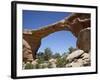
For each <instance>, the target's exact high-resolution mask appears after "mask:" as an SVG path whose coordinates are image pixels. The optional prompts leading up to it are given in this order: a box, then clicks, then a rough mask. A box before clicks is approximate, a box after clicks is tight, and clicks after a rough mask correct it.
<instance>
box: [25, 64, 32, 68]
mask: <svg viewBox="0 0 100 80" xmlns="http://www.w3.org/2000/svg"><path fill="white" fill-rule="evenodd" d="M25 69H34V66H33V65H32V64H31V63H27V64H26V66H25Z"/></svg>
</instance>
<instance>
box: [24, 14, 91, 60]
mask: <svg viewBox="0 0 100 80" xmlns="http://www.w3.org/2000/svg"><path fill="white" fill-rule="evenodd" d="M90 21H91V20H90V14H85V13H74V14H72V15H70V16H69V17H67V18H65V19H63V20H61V21H59V22H57V23H55V24H51V25H48V26H46V27H42V28H40V29H37V30H24V31H23V39H24V40H25V41H26V42H27V43H28V45H29V46H30V50H31V52H30V53H29V52H28V54H31V56H32V58H33V59H35V58H36V52H37V51H38V49H39V47H40V45H41V39H42V38H44V37H46V36H48V35H49V34H51V33H54V32H57V31H61V30H67V31H71V32H72V34H73V35H74V36H75V37H78V34H79V32H80V31H81V30H82V29H85V28H87V27H90V26H91V25H90ZM26 47H27V46H26ZM79 48H80V47H79ZM27 50H29V49H28V48H27ZM23 54H24V53H23ZM24 58H26V59H27V60H30V57H28V56H27V55H25V56H24V57H23V59H24ZM32 58H31V60H33V59H32Z"/></svg>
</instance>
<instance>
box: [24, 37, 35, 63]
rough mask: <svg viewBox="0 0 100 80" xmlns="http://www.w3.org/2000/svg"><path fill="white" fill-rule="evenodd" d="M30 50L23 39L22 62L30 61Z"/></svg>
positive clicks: (31, 58)
mask: <svg viewBox="0 0 100 80" xmlns="http://www.w3.org/2000/svg"><path fill="white" fill-rule="evenodd" d="M32 60H33V57H32V50H31V47H30V45H29V44H28V43H27V42H26V41H25V40H24V39H23V61H24V62H27V61H32Z"/></svg>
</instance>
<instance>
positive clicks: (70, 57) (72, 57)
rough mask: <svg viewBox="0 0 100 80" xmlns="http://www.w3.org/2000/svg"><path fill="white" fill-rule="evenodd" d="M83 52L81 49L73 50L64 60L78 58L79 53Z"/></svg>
mask: <svg viewBox="0 0 100 80" xmlns="http://www.w3.org/2000/svg"><path fill="white" fill-rule="evenodd" d="M83 53H84V51H83V50H76V51H73V52H72V53H71V54H69V55H68V57H67V58H66V60H68V61H69V62H71V61H73V60H74V59H75V58H78V57H79V56H80V55H82V54H83Z"/></svg>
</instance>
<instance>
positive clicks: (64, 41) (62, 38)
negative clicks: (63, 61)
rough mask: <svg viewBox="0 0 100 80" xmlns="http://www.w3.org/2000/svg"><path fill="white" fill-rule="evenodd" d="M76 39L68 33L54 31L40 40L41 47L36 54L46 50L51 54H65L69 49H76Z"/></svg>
mask: <svg viewBox="0 0 100 80" xmlns="http://www.w3.org/2000/svg"><path fill="white" fill-rule="evenodd" d="M76 41H77V38H76V37H75V36H73V34H72V33H71V32H70V31H65V30H61V31H56V32H54V33H51V34H50V35H48V36H46V37H44V38H43V39H41V45H40V48H39V49H38V51H37V53H39V52H44V50H45V49H46V48H49V49H50V50H51V51H52V54H56V53H59V54H60V55H62V54H63V53H67V52H68V49H69V48H70V47H73V48H76Z"/></svg>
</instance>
